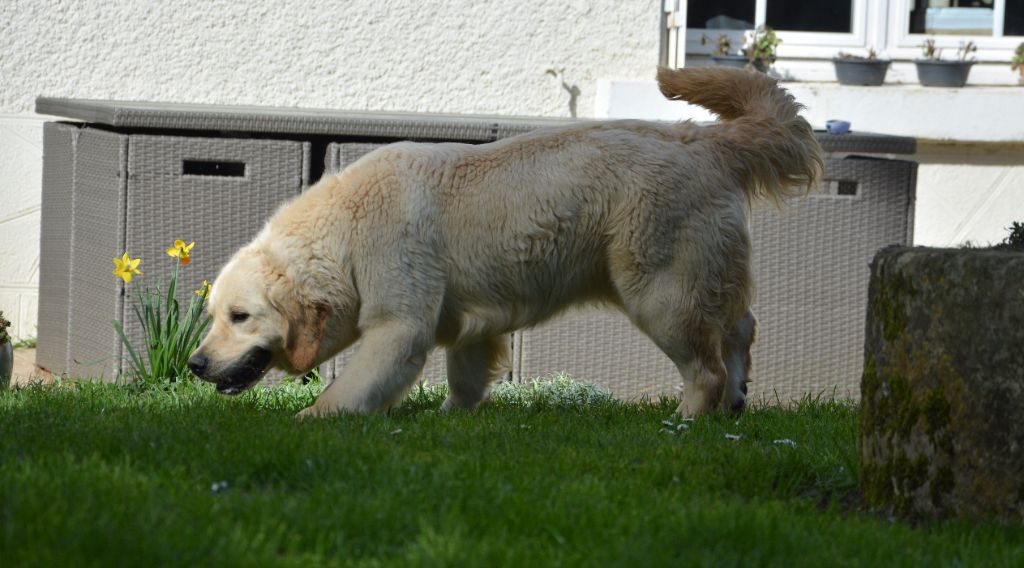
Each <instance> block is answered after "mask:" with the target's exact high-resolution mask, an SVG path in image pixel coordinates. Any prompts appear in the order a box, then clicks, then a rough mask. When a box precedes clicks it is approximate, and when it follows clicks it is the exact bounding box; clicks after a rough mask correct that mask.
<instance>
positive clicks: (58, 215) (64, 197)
mask: <svg viewBox="0 0 1024 568" xmlns="http://www.w3.org/2000/svg"><path fill="white" fill-rule="evenodd" d="M78 133H79V130H78V128H76V127H74V126H70V125H66V124H60V123H57V122H48V123H46V124H45V125H44V126H43V155H44V156H45V159H44V160H43V195H42V211H41V214H40V225H41V229H40V231H41V234H40V239H39V249H40V250H39V298H40V302H39V320H38V321H39V324H38V328H37V329H38V337H37V339H38V348H37V349H36V362H37V364H39V365H40V366H41V367H44V368H46V369H50V370H53V371H56V372H58V373H60V372H62V371H64V370H65V369H67V368H68V315H69V307H70V304H69V303H70V300H71V297H70V290H71V228H72V226H71V195H72V189H73V188H74V167H75V141H76V140H77V138H78Z"/></svg>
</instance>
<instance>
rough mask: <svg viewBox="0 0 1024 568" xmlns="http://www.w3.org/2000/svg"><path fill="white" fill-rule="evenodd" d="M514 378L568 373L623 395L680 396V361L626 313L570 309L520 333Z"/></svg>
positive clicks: (619, 395)
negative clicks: (664, 349) (671, 358)
mask: <svg viewBox="0 0 1024 568" xmlns="http://www.w3.org/2000/svg"><path fill="white" fill-rule="evenodd" d="M515 346H516V350H515V353H514V355H513V356H514V359H515V361H514V365H513V366H514V370H513V378H514V380H516V381H530V380H532V379H535V378H545V377H550V376H551V375H555V374H558V373H567V374H568V375H569V376H571V377H573V378H574V379H576V380H578V381H583V382H587V383H594V384H597V385H599V386H601V387H603V388H605V389H607V390H608V391H610V392H611V393H612V394H614V395H615V396H616V397H618V398H622V399H641V398H650V399H654V400H656V399H657V398H658V396H659V395H662V394H665V395H671V396H675V395H677V394H678V390H677V387H678V386H679V385H680V384H681V381H680V378H679V373H678V371H676V367H675V365H674V364H673V363H672V361H670V360H669V358H668V357H667V356H665V354H664V353H662V352H661V350H660V349H658V347H657V346H655V345H654V343H653V342H651V340H650V339H648V338H647V336H645V335H644V334H643V333H641V332H640V331H639V330H637V329H636V328H635V327H634V326H633V324H632V323H630V322H629V320H628V319H627V318H626V317H625V316H624V315H622V314H620V313H618V312H615V311H611V310H598V309H586V310H580V311H571V312H569V313H567V314H565V315H564V316H562V317H560V318H558V319H556V320H553V321H551V322H549V323H546V324H544V325H541V326H539V327H536V328H534V329H529V330H524V331H523V332H520V333H516V336H515Z"/></svg>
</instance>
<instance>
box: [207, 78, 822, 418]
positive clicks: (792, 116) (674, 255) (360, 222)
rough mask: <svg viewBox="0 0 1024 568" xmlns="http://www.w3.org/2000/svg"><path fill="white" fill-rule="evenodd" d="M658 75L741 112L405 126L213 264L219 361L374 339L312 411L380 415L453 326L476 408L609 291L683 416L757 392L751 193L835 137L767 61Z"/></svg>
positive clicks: (682, 91)
mask: <svg viewBox="0 0 1024 568" xmlns="http://www.w3.org/2000/svg"><path fill="white" fill-rule="evenodd" d="M658 81H659V84H660V86H661V89H662V91H663V92H664V93H665V95H666V96H667V97H669V98H673V99H683V100H688V101H691V102H694V103H697V104H701V105H703V106H705V107H707V108H709V109H710V110H712V111H714V112H717V113H718V114H719V115H721V117H722V118H723V122H721V123H718V124H715V125H710V126H705V127H700V126H697V125H695V124H692V123H689V122H686V123H681V124H662V123H651V122H641V121H631V120H625V121H611V122H582V123H579V124H575V125H571V126H565V127H557V128H549V129H544V130H538V131H535V132H532V133H529V134H524V135H521V136H516V137H514V138H508V139H504V140H501V141H498V142H493V143H490V144H483V145H478V146H474V145H465V144H415V143H399V144H393V145H390V146H387V147H385V148H382V149H380V150H377V151H375V152H373V153H371V154H369V155H367V156H365V157H364V158H362V159H361V160H359V161H358V162H356V163H355V164H353V165H352V166H350V167H349V168H348V169H346V170H345V171H343V172H341V173H339V174H337V175H328V176H325V177H324V178H323V179H322V180H320V182H319V183H317V184H316V185H315V186H314V187H312V188H311V189H310V190H309V191H307V192H305V193H304V194H302V195H301V196H300V197H298V198H296V199H295V200H293V201H292V202H291V203H289V204H287V205H286V206H284V207H282V208H281V210H280V211H279V212H278V213H277V214H276V215H275V216H274V217H273V218H272V219H271V220H270V221H269V222H268V223H267V225H266V227H265V228H264V229H263V231H262V232H261V233H260V234H259V236H258V237H257V238H256V239H255V240H254V241H253V242H252V243H251V244H249V245H247V246H246V247H244V248H243V249H241V250H240V251H239V252H238V253H237V254H236V256H235V257H234V258H233V259H232V260H231V261H230V262H229V263H228V264H227V265H226V266H225V268H224V269H223V271H222V273H221V275H220V276H219V277H218V278H217V280H216V282H215V284H214V288H213V294H212V297H211V299H210V303H209V309H210V312H211V314H213V317H214V323H213V327H212V329H211V331H210V333H209V334H208V336H207V337H206V338H205V340H204V341H203V343H202V345H201V346H200V348H199V349H198V350H197V355H202V356H203V357H204V358H206V359H208V360H209V364H208V366H207V367H204V368H203V369H202V373H201V374H202V375H203V376H204V377H205V378H207V379H209V380H213V381H217V382H224V381H229V380H231V376H232V373H233V372H235V371H233V370H232V369H235V368H237V366H238V363H237V361H239V360H240V358H241V357H243V355H244V354H245V353H246V352H247V351H249V350H251V349H254V348H261V349H267V350H269V351H271V352H272V353H273V360H272V363H271V365H273V366H277V367H281V368H284V369H286V370H288V371H291V372H304V371H306V370H308V369H310V368H312V367H313V366H315V365H317V364H319V363H320V362H323V361H326V360H328V359H329V358H331V357H333V356H334V355H335V354H337V353H338V352H340V351H341V350H343V349H345V348H346V347H348V346H349V345H351V344H352V343H353V342H354V341H355V340H356V339H358V338H362V339H363V342H362V343H361V344H360V347H359V348H358V351H357V352H356V353H354V355H353V357H352V358H351V361H350V363H349V364H348V365H347V366H346V367H345V368H344V369H343V370H342V371H341V373H340V376H339V377H338V378H337V379H336V380H335V381H334V382H332V383H331V384H330V385H329V386H328V387H327V388H326V389H325V390H324V392H323V393H322V394H321V395H320V397H319V398H318V399H317V401H316V403H315V404H314V405H313V406H312V407H310V408H308V409H306V410H305V411H304V412H303V413H302V415H303V416H307V415H323V414H330V413H335V412H339V411H357V412H373V411H377V410H381V409H386V408H389V407H391V406H393V405H395V404H398V403H399V402H400V400H401V398H402V397H403V395H404V393H405V392H406V391H407V389H408V388H409V387H410V386H412V385H413V384H414V383H415V381H416V379H417V376H418V375H419V373H420V371H421V369H422V366H423V364H424V361H425V359H426V356H427V353H428V352H429V351H430V350H431V349H432V348H434V346H435V345H441V346H444V347H445V348H446V349H447V350H448V383H449V386H450V392H451V395H450V397H449V398H448V400H447V401H445V403H444V408H445V409H450V408H474V407H475V406H476V405H477V404H478V403H479V402H480V401H481V400H482V399H483V398H484V396H485V395H486V392H487V388H488V385H489V383H490V382H491V381H493V380H494V379H495V378H496V377H498V376H500V375H501V374H502V373H503V372H504V370H505V369H506V368H507V364H508V363H507V361H508V353H507V352H506V349H507V345H508V341H507V334H508V333H510V332H512V331H514V330H517V329H521V328H524V327H529V326H533V325H536V324H539V323H541V322H543V321H545V320H547V319H549V318H551V317H553V316H555V315H556V314H558V313H559V312H560V311H562V310H564V309H566V308H568V307H570V306H573V305H579V304H583V303H601V304H605V305H607V306H609V307H612V308H615V309H619V310H622V311H623V312H624V313H625V314H626V315H627V316H628V317H629V318H630V319H631V320H632V322H633V323H634V324H635V325H636V326H637V327H639V328H640V329H641V330H642V331H643V332H644V333H646V334H647V335H648V336H649V337H650V338H651V339H652V340H653V341H654V343H655V344H657V345H658V346H659V347H660V348H661V349H662V350H663V351H664V352H665V354H666V355H667V356H668V357H669V358H671V359H672V361H673V362H674V363H675V364H676V366H677V367H678V368H679V371H680V373H681V376H682V381H683V387H684V390H683V399H682V402H681V404H680V406H679V412H680V413H682V414H684V415H695V414H701V413H706V412H709V411H712V410H714V409H716V408H724V409H733V410H737V411H738V410H740V409H742V407H743V404H744V397H745V391H746V387H745V382H746V381H747V380H748V373H749V370H750V358H749V348H750V345H751V343H752V342H753V340H754V334H755V328H756V321H755V319H754V317H753V315H752V314H751V313H750V311H749V307H750V304H751V301H752V297H753V282H752V279H751V267H750V250H751V247H750V236H749V233H748V229H747V209H748V206H749V203H750V201H751V200H753V199H755V198H766V199H770V200H778V199H781V198H782V197H784V196H787V195H790V194H792V193H794V192H798V191H799V190H800V189H802V188H807V187H809V186H810V185H811V184H813V183H814V182H815V180H816V179H817V177H818V175H819V172H820V168H821V159H820V148H819V146H818V144H817V143H816V142H815V139H814V136H813V133H812V131H811V128H810V127H809V126H808V124H807V122H806V121H804V119H802V118H800V117H799V116H798V114H797V113H798V111H799V108H800V107H799V105H797V104H796V103H795V102H794V100H793V99H792V97H791V96H790V95H788V94H787V93H786V92H785V91H784V90H782V89H781V88H779V87H778V86H777V85H776V83H775V81H774V80H772V79H769V78H767V77H766V76H764V75H763V74H760V73H756V72H749V71H744V70H735V69H724V68H697V69H681V70H667V69H662V70H660V71H659V73H658ZM232 312H234V313H235V314H236V316H235V319H236V320H237V319H241V316H239V315H238V314H240V313H244V314H246V315H247V317H246V318H245V319H244V321H241V322H232V316H231V313H232ZM580 379H583V380H586V377H580Z"/></svg>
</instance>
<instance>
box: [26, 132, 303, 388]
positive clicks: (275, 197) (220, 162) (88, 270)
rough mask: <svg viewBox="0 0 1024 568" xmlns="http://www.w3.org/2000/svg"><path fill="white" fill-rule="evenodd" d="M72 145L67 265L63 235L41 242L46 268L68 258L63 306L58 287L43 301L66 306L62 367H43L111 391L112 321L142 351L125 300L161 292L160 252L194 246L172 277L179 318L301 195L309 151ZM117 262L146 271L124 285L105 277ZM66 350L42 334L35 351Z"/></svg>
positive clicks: (116, 351) (280, 144) (282, 145)
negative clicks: (128, 260)
mask: <svg viewBox="0 0 1024 568" xmlns="http://www.w3.org/2000/svg"><path fill="white" fill-rule="evenodd" d="M62 128H68V127H64V126H62ZM73 134H75V138H76V141H75V143H74V144H73V145H72V148H73V152H74V165H73V169H72V170H70V171H73V176H72V177H73V187H74V191H73V192H72V193H73V195H71V200H70V204H71V214H70V218H71V219H72V222H71V223H69V226H70V228H71V235H70V237H71V238H70V239H68V240H67V241H68V242H69V243H70V247H69V249H68V250H67V252H66V256H64V254H65V252H64V251H62V250H59V249H58V245H59V243H60V242H61V237H62V236H53V235H47V234H46V233H44V238H43V242H44V244H43V248H44V249H46V250H44V256H47V254H48V253H50V252H51V251H52V256H51V257H50V258H48V262H50V261H52V262H54V263H57V262H58V261H57V260H56V259H64V263H66V264H61V266H63V267H64V268H63V270H66V271H67V272H68V273H69V274H70V275H71V278H70V285H69V286H68V292H67V294H66V295H64V292H63V290H62V289H58V288H59V286H55V287H54V289H53V290H52V291H51V290H49V289H45V290H44V289H42V288H41V290H40V293H41V295H42V296H43V300H44V301H42V302H40V303H41V304H42V305H50V302H51V300H52V301H53V302H55V303H56V305H60V303H61V301H62V300H63V299H64V298H67V299H66V300H63V301H65V302H66V303H67V305H68V308H65V310H66V313H67V316H66V317H67V321H68V323H67V332H66V336H67V339H66V340H65V341H66V345H67V347H66V348H65V349H64V351H66V353H67V355H66V359H65V361H64V362H61V360H60V359H61V357H60V355H59V354H55V355H54V356H53V357H48V358H45V359H42V358H41V359H40V364H42V365H44V366H47V367H48V368H50V369H51V370H53V371H57V372H60V371H67V372H68V373H69V374H71V375H72V376H76V377H96V378H104V379H108V380H109V379H112V378H115V377H116V376H117V375H118V373H119V372H120V371H121V365H122V360H123V359H124V357H126V356H127V353H125V352H123V350H122V346H121V342H120V340H119V338H118V337H117V335H116V332H115V331H114V328H113V326H112V324H111V321H118V322H121V323H122V325H124V327H125V331H126V334H127V335H128V337H129V339H130V340H131V341H132V343H133V345H134V346H135V347H136V348H139V347H140V346H142V345H143V344H144V341H143V339H144V337H143V330H142V328H141V325H140V324H139V323H138V320H137V318H136V317H135V315H134V311H133V309H132V301H131V300H130V298H131V296H132V295H134V294H136V293H138V292H140V291H142V290H144V289H146V288H155V287H157V286H160V287H163V286H166V283H167V282H168V279H169V277H170V275H171V273H172V271H173V270H174V267H175V265H176V260H175V259H172V258H171V257H169V256H167V255H166V254H165V252H164V250H165V249H166V248H168V247H170V246H171V243H173V241H174V240H175V239H184V240H185V241H186V242H188V241H196V243H197V244H196V248H195V249H194V250H193V251H192V262H191V264H189V265H188V266H182V267H181V270H180V274H179V279H178V293H177V298H178V301H179V302H181V303H182V307H183V308H184V306H185V305H187V303H188V301H189V299H190V298H191V296H192V294H193V290H195V289H197V288H198V287H199V286H200V284H201V283H202V281H203V280H204V279H206V280H212V279H213V278H214V276H216V274H217V271H218V270H219V269H220V267H221V266H222V265H223V264H224V262H226V261H227V259H228V258H229V257H230V255H231V254H232V253H234V251H235V250H237V249H238V248H239V247H240V246H242V245H243V244H245V243H246V242H248V241H249V240H250V239H252V237H253V236H255V234H256V232H257V231H258V230H259V228H260V227H261V226H262V223H263V222H264V221H265V220H266V218H267V217H268V216H269V215H270V214H271V213H273V211H274V210H275V209H276V208H277V207H278V206H279V205H280V204H281V202H283V201H284V200H286V199H288V198H290V197H293V196H295V195H297V194H298V193H299V192H301V191H302V189H303V187H305V186H306V185H308V183H307V182H308V165H309V144H307V143H303V142H295V141H287V140H243V139H231V138H203V137H191V136H153V135H146V134H126V133H118V132H107V131H103V130H98V129H92V128H83V129H81V130H80V131H79V132H77V133H73ZM47 160H49V154H47ZM60 189H61V186H60V184H51V183H45V184H44V191H43V193H44V199H46V200H47V203H48V204H49V203H50V201H51V198H52V201H55V202H59V203H61V204H64V203H66V202H67V199H66V197H67V196H65V195H63V194H61V193H59V190H60ZM54 209H55V210H59V207H54ZM47 226H48V225H46V224H44V227H47ZM125 251H128V252H129V253H130V255H131V256H132V257H141V258H142V264H141V266H140V269H141V270H142V272H143V274H142V275H141V276H136V277H135V278H134V279H133V280H132V282H131V283H130V284H128V285H126V286H125V285H123V284H122V282H121V281H120V279H118V278H117V277H115V276H114V275H113V274H112V270H113V267H114V265H113V263H112V262H111V259H112V258H113V257H114V256H120V254H121V253H122V252H125ZM51 259H53V260H51ZM59 273H60V270H58V269H51V270H49V271H48V275H49V274H58V275H59ZM41 276H43V275H42V274H41ZM47 277H48V276H47ZM41 279H42V278H41ZM54 281H55V282H60V280H59V279H55V280H54ZM41 321H46V322H47V323H46V325H45V326H44V325H41V326H40V327H41V329H49V328H48V327H47V326H51V325H53V326H55V325H56V322H58V321H59V318H57V317H51V316H50V315H47V316H46V319H45V320H41ZM51 322H54V323H52V324H51ZM62 339H63V338H62V337H60V336H58V335H57V334H56V333H48V334H46V335H43V334H41V337H40V343H43V344H46V345H47V347H45V348H44V350H45V349H51V348H52V349H53V350H54V352H55V353H58V352H59V351H60V350H61V340H62Z"/></svg>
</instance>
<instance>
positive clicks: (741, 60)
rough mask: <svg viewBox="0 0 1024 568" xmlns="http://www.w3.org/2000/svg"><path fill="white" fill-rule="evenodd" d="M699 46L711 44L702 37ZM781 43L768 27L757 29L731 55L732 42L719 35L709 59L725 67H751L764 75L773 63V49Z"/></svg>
mask: <svg viewBox="0 0 1024 568" xmlns="http://www.w3.org/2000/svg"><path fill="white" fill-rule="evenodd" d="M700 42H701V44H702V45H703V44H707V43H710V42H711V39H710V38H708V37H707V36H702V37H701V39H700ZM780 43H782V40H781V39H779V38H778V36H776V35H775V30H773V29H772V28H770V27H768V26H761V27H758V28H757V29H756V30H754V32H753V33H752V34H750V35H748V36H747V39H746V43H745V44H744V46H743V48H742V49H740V50H739V52H738V53H735V54H731V53H729V50H730V49H732V42H731V41H730V40H729V36H727V35H724V34H723V35H720V36H718V40H717V41H716V42H715V51H714V52H713V53H712V54H711V59H712V60H714V62H715V64H716V65H722V66H726V67H744V68H745V67H753V68H754V69H757V70H758V71H760V72H762V73H764V72H767V71H768V68H769V67H771V65H772V63H775V48H776V47H778V45H779V44H780Z"/></svg>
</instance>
